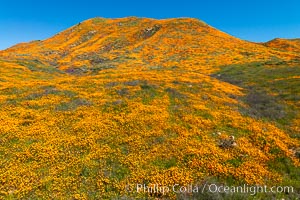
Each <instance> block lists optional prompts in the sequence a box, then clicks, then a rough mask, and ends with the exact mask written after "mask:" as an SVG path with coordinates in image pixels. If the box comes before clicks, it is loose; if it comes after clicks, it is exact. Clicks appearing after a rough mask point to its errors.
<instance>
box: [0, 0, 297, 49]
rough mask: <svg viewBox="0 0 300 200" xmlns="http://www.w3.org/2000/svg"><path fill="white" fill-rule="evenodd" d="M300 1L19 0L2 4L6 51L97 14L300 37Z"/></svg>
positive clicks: (0, 36) (0, 32)
mask: <svg viewBox="0 0 300 200" xmlns="http://www.w3.org/2000/svg"><path fill="white" fill-rule="evenodd" d="M299 10H300V1H298V0H285V1H281V0H280V1H279V0H273V1H264V0H247V1H244V0H232V1H230V0H227V1H225V0H224V1H222V0H219V1H214V0H206V1H201V0H198V1H197V0H195V1H190V0H184V1H182V0H181V1H163V0H139V1H124V0H123V1H114V0H109V1H92V0H84V1H76V0H74V1H67V0H66V1H64V0H60V1H59V0H52V1H46V0H45V1H42V0H39V1H33V0H27V1H25V0H24V1H14V0H9V1H8V0H7V1H5V2H1V4H0V49H5V48H7V47H9V46H12V45H14V44H16V43H19V42H27V41H31V40H36V39H46V38H48V37H51V36H52V35H54V34H55V33H57V32H60V31H62V30H64V29H66V28H68V27H70V26H72V25H74V24H77V23H78V22H80V21H83V20H86V19H89V18H92V17H97V16H98V17H106V18H119V17H126V16H138V17H149V18H157V19H162V18H174V17H193V18H198V19H201V20H203V21H205V22H206V23H208V24H210V25H211V26H214V27H216V28H218V29H220V30H222V31H224V32H227V33H229V34H231V35H234V36H236V37H239V38H241V39H245V40H250V41H256V42H261V41H267V40H271V39H273V38H276V37H281V38H300V11H299Z"/></svg>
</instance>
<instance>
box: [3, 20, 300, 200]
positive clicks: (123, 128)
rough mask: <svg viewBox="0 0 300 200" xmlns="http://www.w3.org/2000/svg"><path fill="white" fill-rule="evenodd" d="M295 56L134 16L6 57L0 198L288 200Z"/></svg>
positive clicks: (295, 116) (190, 23) (295, 133)
mask: <svg viewBox="0 0 300 200" xmlns="http://www.w3.org/2000/svg"><path fill="white" fill-rule="evenodd" d="M297 56H298V55H297V54H295V52H290V51H285V52H283V51H279V50H276V49H273V48H269V47H266V46H264V45H261V44H255V43H251V42H246V41H242V40H240V39H237V38H234V37H232V36H230V35H228V34H226V33H223V32H220V31H218V30H217V29H215V28H213V27H211V26H209V25H207V24H205V23H203V22H201V21H199V20H196V19H189V18H180V19H166V20H154V19H145V18H135V17H131V18H122V19H104V18H94V19H90V20H87V21H84V22H82V23H79V24H77V25H75V26H73V27H71V28H69V29H67V30H66V31H63V32H61V33H59V34H57V35H55V36H54V37H52V38H49V39H46V40H44V41H34V42H30V43H24V44H18V45H16V46H14V47H11V48H9V49H7V50H5V51H1V52H0V108H1V109H0V142H1V144H2V145H1V147H0V152H1V153H0V156H1V157H0V163H1V166H3V167H2V168H0V172H1V173H0V182H1V184H0V190H1V195H3V196H4V197H5V198H54V199H56V198H70V199H72V198H74V199H80V198H82V199H111V198H114V197H116V198H130V197H131V198H145V197H149V198H160V197H162V195H164V197H165V198H191V197H192V196H193V195H194V198H198V199H199V198H205V199H207V198H208V199H209V198H217V197H214V196H204V195H213V194H209V193H208V194H199V193H197V194H182V195H183V196H180V195H178V194H176V193H174V192H169V193H167V194H162V193H161V192H158V193H155V194H153V193H147V192H137V191H133V192H130V191H128V190H126V188H127V189H128V188H129V189H133V188H134V187H135V186H136V184H147V185H148V186H151V184H160V185H164V186H172V185H174V184H179V185H180V186H187V185H188V184H200V185H201V184H203V183H205V182H208V183H215V184H218V185H221V184H223V183H225V184H228V185H241V184H249V185H256V184H257V185H264V184H267V185H274V184H275V183H276V184H282V185H289V186H293V187H295V191H296V192H295V193H287V194H278V197H285V198H289V197H290V198H296V197H297V195H299V191H298V188H297V186H299V180H298V179H297V177H298V174H299V165H300V163H299V150H298V148H299V146H300V145H299V119H300V116H299V104H298V101H297V98H298V97H299V89H298V88H299V81H298V80H299V65H298V64H299V57H297ZM268 70H269V71H268ZM286 72H288V73H286ZM275 83H277V84H279V86H276V85H275ZM285 84H289V86H290V88H283V86H284V85H285ZM275 89H278V91H276V90H275ZM253 91H254V93H255V92H256V93H255V95H253ZM280 95H285V96H280ZM297 95H298V96H297ZM257 97H260V99H259V100H257ZM274 99H275V100H274ZM255 105H258V106H255ZM273 107H275V109H273V110H271V109H270V108H273ZM268 109H269V110H271V112H269V113H266V111H267V110H268ZM292 111H295V113H293V112H292ZM274 115H276V116H277V115H278V117H273V116H274ZM288 121H290V122H288ZM232 136H234V138H235V139H234V143H235V144H236V145H232V144H233V143H232V139H231V138H232ZM215 195H216V194H215ZM234 195H237V196H235V198H247V197H249V194H234ZM271 195H272V194H271ZM271 195H270V194H257V196H256V197H257V198H271ZM219 198H220V197H219ZM227 198H229V199H230V198H233V197H232V196H228V197H227Z"/></svg>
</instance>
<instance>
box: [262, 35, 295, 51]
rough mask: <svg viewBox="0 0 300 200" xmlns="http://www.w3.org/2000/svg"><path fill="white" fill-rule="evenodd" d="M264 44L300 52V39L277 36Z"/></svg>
mask: <svg viewBox="0 0 300 200" xmlns="http://www.w3.org/2000/svg"><path fill="white" fill-rule="evenodd" d="M264 45H266V46H267V47H272V48H276V49H279V50H283V51H289V52H295V53H300V39H281V38H276V39H274V40H271V41H269V42H266V43H265V44H264Z"/></svg>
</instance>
